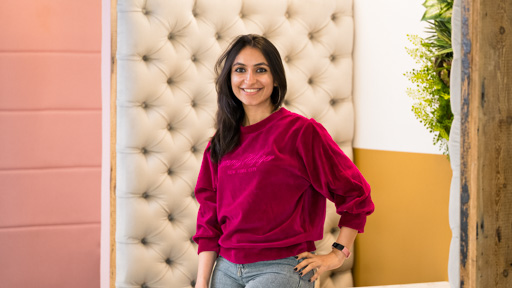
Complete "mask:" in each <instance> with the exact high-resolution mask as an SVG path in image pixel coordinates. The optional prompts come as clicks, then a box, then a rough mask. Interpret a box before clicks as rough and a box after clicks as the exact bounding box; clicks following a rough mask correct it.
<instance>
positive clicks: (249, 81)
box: [231, 46, 274, 112]
mask: <svg viewBox="0 0 512 288" xmlns="http://www.w3.org/2000/svg"><path fill="white" fill-rule="evenodd" d="M231 87H232V88H233V93H234V94H235V96H236V97H237V98H238V100H240V101H241V102H242V104H243V106H244V109H245V111H246V112H247V109H250V110H253V111H254V110H260V109H265V111H267V110H269V111H270V112H271V111H272V108H273V107H272V102H271V100H270V95H271V94H272V90H273V89H274V79H273V77H272V74H271V73H270V67H269V65H268V63H267V60H266V59H265V57H264V56H263V54H262V53H261V52H260V50H258V49H256V48H253V47H249V46H248V47H245V48H243V49H242V50H241V51H240V53H239V54H238V56H236V58H235V61H234V62H233V66H232V67H231Z"/></svg>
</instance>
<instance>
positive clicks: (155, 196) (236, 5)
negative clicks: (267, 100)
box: [114, 0, 354, 287]
mask: <svg viewBox="0 0 512 288" xmlns="http://www.w3.org/2000/svg"><path fill="white" fill-rule="evenodd" d="M114 1H115V0H114ZM353 23H354V22H353V18H352V0H316V1H312V0H300V1H299V0H244V1H242V0H198V1H192V0H118V3H117V100H116V101H117V105H116V109H117V118H116V120H117V128H116V129H117V136H116V141H117V142H116V158H117V163H116V165H115V167H117V168H116V173H117V174H116V175H117V176H116V183H117V186H116V190H115V194H116V201H115V202H116V222H117V223H116V225H117V227H116V234H115V238H116V242H115V243H116V244H115V245H116V246H115V248H116V263H117V264H116V281H115V283H116V286H117V287H191V286H193V285H194V282H193V281H194V279H195V277H196V266H197V252H196V251H197V246H196V245H195V243H193V241H192V240H191V237H192V235H193V234H194V233H195V222H196V215H197V209H198V204H197V202H196V200H195V199H194V194H193V191H194V186H195V183H196V179H197V175H198V172H199V171H198V170H199V167H200V163H201V158H202V155H203V150H204V149H205V147H206V144H207V142H208V140H209V138H210V137H211V136H212V134H213V132H214V128H213V126H214V118H215V112H216V93H215V87H214V80H215V75H214V72H213V67H214V63H215V61H216V60H217V58H218V57H219V55H220V54H221V52H222V51H223V49H224V48H225V47H226V46H227V45H228V44H229V43H230V41H231V40H232V39H233V37H235V36H237V35H239V34H246V33H257V34H261V35H264V36H266V37H267V38H268V39H270V40H271V41H272V42H273V43H274V44H275V45H276V47H277V48H278V49H279V51H280V53H281V56H282V57H283V61H284V66H285V69H286V74H287V79H288V94H287V96H286V101H285V107H286V108H288V109H289V110H291V111H294V112H297V113H300V114H303V115H305V116H307V117H313V118H315V119H316V120H317V121H319V122H321V123H322V124H323V125H324V126H325V127H326V128H327V130H328V131H329V132H330V133H331V135H332V136H333V138H334V139H335V141H336V142H337V143H338V144H339V145H340V147H341V148H342V149H343V150H344V151H345V153H346V154H347V155H348V156H349V157H352V147H351V144H352V138H353V127H354V123H353V121H354V120H353V119H354V117H353V105H352V46H353V31H354V27H353ZM329 204H330V203H329ZM327 213H328V215H327V219H326V224H325V228H324V229H325V232H324V240H322V241H320V242H319V243H317V248H318V252H319V253H327V252H328V251H330V245H331V243H332V242H333V241H334V239H335V237H336V236H337V235H333V234H332V232H333V231H337V230H336V229H334V228H336V225H337V223H338V220H339V216H338V215H336V214H335V212H334V206H333V205H331V204H330V205H328V211H327ZM352 259H353V257H351V258H350V261H347V262H346V263H345V264H344V265H343V266H342V267H341V268H340V269H338V270H335V271H332V272H328V273H326V274H324V275H322V278H321V286H322V287H347V286H352V274H351V271H350V269H351V267H352V261H353V260H352Z"/></svg>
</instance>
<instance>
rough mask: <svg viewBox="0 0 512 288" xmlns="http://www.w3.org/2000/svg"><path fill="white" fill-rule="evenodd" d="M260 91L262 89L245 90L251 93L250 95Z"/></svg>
mask: <svg viewBox="0 0 512 288" xmlns="http://www.w3.org/2000/svg"><path fill="white" fill-rule="evenodd" d="M258 90H260V89H244V91H245V92H249V93H251V92H257V91H258Z"/></svg>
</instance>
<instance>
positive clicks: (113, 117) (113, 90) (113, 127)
mask: <svg viewBox="0 0 512 288" xmlns="http://www.w3.org/2000/svg"><path fill="white" fill-rule="evenodd" d="M110 27H111V32H110V33H111V38H110V39H111V54H110V57H111V59H112V62H111V63H112V70H111V78H110V288H115V287H116V167H117V166H116V153H117V151H116V142H117V136H116V135H117V106H116V105H117V102H116V99H117V61H116V54H117V0H111V1H110Z"/></svg>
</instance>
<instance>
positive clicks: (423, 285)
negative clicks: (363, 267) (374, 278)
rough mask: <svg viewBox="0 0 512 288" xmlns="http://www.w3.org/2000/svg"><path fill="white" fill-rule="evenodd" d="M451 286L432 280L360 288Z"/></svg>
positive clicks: (446, 287) (432, 287) (430, 287)
mask: <svg viewBox="0 0 512 288" xmlns="http://www.w3.org/2000/svg"><path fill="white" fill-rule="evenodd" d="M377 287H381V288H450V284H449V283H448V282H430V283H414V284H401V285H385V286H365V287H358V288H377Z"/></svg>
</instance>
